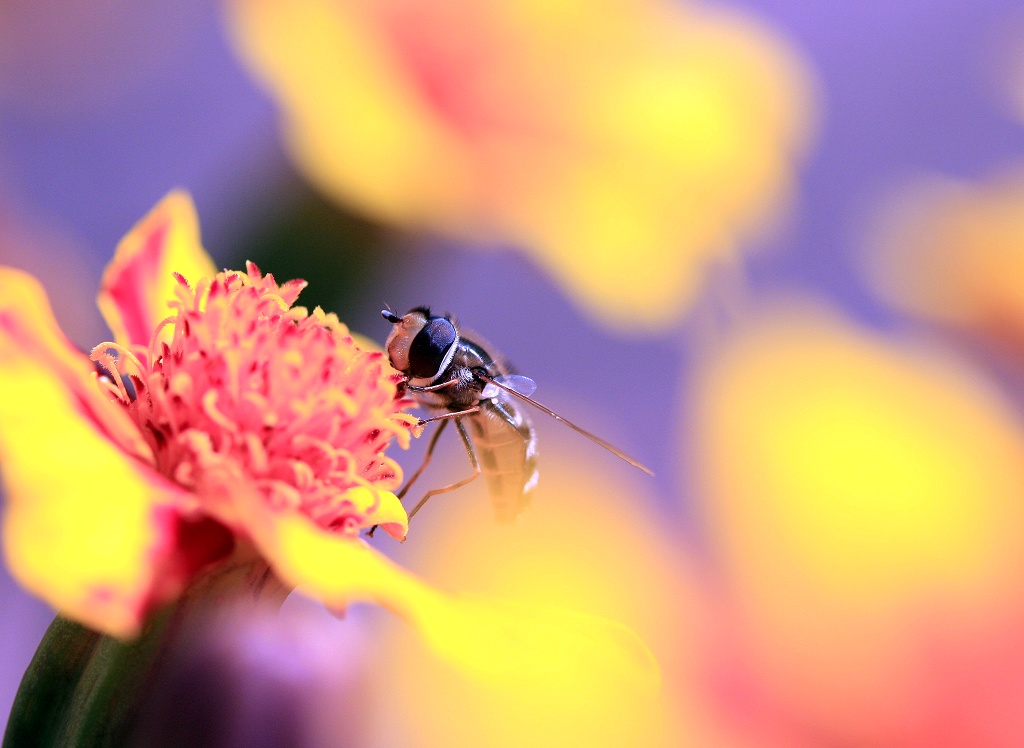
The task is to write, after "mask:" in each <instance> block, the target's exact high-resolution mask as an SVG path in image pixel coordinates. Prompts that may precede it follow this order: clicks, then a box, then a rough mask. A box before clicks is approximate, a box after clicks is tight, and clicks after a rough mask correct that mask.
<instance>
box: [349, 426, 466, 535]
mask: <svg viewBox="0 0 1024 748" xmlns="http://www.w3.org/2000/svg"><path fill="white" fill-rule="evenodd" d="M447 425H448V421H441V425H440V426H438V427H437V431H435V432H434V435H433V436H432V437H430V443H429V444H427V453H426V454H425V455H423V462H422V463H420V466H419V467H418V468H416V472H415V473H413V474H412V477H410V478H409V480H407V481H406V482H405V485H404V486H402V490H401V491H399V492H398V493H397V494H395V495H396V496H397V497H398V500H399V501H401V500H402V497H404V496H405V495H406V494H407V493H409V489H410V488H412V484H413V483H415V482H416V479H417V478H419V477H420V475H422V474H423V471H424V470H426V469H427V465H429V464H430V459H431V458H432V457H433V456H434V447H436V446H437V441H438V439H440V438H441V434H442V433H443V432H444V427H445V426H447ZM378 527H380V525H374V526H373V527H371V528H370V531H369V532H367V533H366V537H368V538H372V537H373V534H374V533H375V532H377V528H378Z"/></svg>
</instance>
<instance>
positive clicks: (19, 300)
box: [0, 267, 152, 461]
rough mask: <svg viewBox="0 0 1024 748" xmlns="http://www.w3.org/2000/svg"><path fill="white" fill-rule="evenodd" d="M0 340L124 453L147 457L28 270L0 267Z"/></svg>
mask: <svg viewBox="0 0 1024 748" xmlns="http://www.w3.org/2000/svg"><path fill="white" fill-rule="evenodd" d="M0 322H2V327H0V346H3V347H4V349H5V350H8V351H11V352H12V355H15V354H19V355H20V356H22V357H25V358H27V359H32V360H33V361H34V362H35V365H37V366H39V367H40V368H43V369H46V370H47V371H49V373H50V375H51V376H55V377H56V378H57V379H58V380H60V382H61V383H62V385H63V386H64V387H65V388H67V389H68V390H69V391H70V392H71V393H73V395H74V398H75V401H76V402H77V403H78V404H79V405H80V406H81V408H84V410H85V414H86V415H88V417H90V418H91V419H93V420H94V421H95V424H94V426H95V428H98V429H100V430H101V431H102V432H103V433H104V434H106V435H107V436H108V437H109V438H111V439H113V440H114V441H115V442H116V443H117V444H119V445H120V446H121V448H122V449H123V450H124V451H126V452H127V453H129V454H131V455H134V456H136V457H138V458H140V459H142V460H146V461H151V460H152V452H151V450H150V449H149V446H148V445H147V444H146V442H145V440H144V439H143V438H142V436H141V435H140V434H139V430H138V427H136V426H135V424H134V423H133V422H132V421H131V419H130V418H129V417H128V416H127V415H126V414H125V412H124V410H123V409H122V408H121V407H120V406H118V405H116V404H115V403H114V402H112V401H111V400H110V397H109V396H108V395H106V394H104V393H103V392H102V391H101V389H100V388H99V386H98V385H97V384H96V381H95V380H96V373H95V371H96V370H95V366H94V364H93V362H92V361H91V360H89V358H88V357H87V356H85V355H83V354H82V353H81V352H79V351H78V350H77V349H76V348H75V347H74V346H72V345H71V343H69V342H68V340H67V338H66V337H64V333H63V332H61V329H60V327H59V326H58V324H57V320H56V319H54V316H53V311H52V310H51V309H50V304H49V301H48V300H47V298H46V292H45V291H44V290H43V287H42V285H40V283H39V281H37V280H36V279H35V278H33V277H32V276H31V275H28V274H27V273H24V272H22V271H20V270H15V269H14V268H5V267H0Z"/></svg>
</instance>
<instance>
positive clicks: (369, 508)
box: [345, 486, 409, 540]
mask: <svg viewBox="0 0 1024 748" xmlns="http://www.w3.org/2000/svg"><path fill="white" fill-rule="evenodd" d="M345 499H346V500H347V501H351V502H352V503H353V504H354V505H355V508H356V511H357V512H358V513H360V514H365V515H366V519H365V520H364V522H365V524H364V525H363V526H364V527H371V526H373V525H380V527H381V529H382V530H384V532H386V533H387V534H388V535H390V536H391V537H393V538H394V539H395V540H405V536H406V535H407V534H408V532H409V514H408V513H407V512H406V511H405V507H404V506H402V502H401V501H399V499H398V497H397V496H395V495H394V494H393V493H391V491H375V490H372V489H369V488H366V487H364V486H359V487H357V488H353V489H351V490H349V491H347V492H346V493H345Z"/></svg>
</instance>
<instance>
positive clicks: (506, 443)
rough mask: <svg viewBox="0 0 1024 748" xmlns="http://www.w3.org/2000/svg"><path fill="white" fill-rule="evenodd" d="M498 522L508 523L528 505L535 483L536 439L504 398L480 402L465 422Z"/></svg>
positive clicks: (516, 411) (527, 424)
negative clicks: (474, 413) (478, 410)
mask: <svg viewBox="0 0 1024 748" xmlns="http://www.w3.org/2000/svg"><path fill="white" fill-rule="evenodd" d="M467 421H468V423H469V427H470V435H471V438H472V439H473V444H474V446H475V447H476V451H477V457H478V459H479V460H480V470H481V472H483V474H484V476H485V477H486V478H487V490H488V493H489V494H490V496H491V503H492V504H493V505H494V511H495V514H496V516H497V519H498V521H499V522H511V521H512V520H514V519H515V518H516V517H518V516H519V514H520V512H522V511H523V509H525V508H526V505H527V504H529V503H530V493H531V491H533V487H534V486H535V485H536V484H537V440H536V435H535V434H534V431H533V426H532V425H531V424H530V421H529V419H528V418H527V417H526V416H525V415H524V414H523V413H522V412H520V411H519V409H518V408H516V407H515V405H514V404H513V403H511V402H509V401H508V400H506V399H505V398H496V399H494V400H483V401H481V402H480V412H479V413H477V414H476V415H474V416H472V417H471V418H469V419H467Z"/></svg>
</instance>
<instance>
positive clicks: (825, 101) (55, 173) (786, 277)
mask: <svg viewBox="0 0 1024 748" xmlns="http://www.w3.org/2000/svg"><path fill="white" fill-rule="evenodd" d="M13 5H14V4H8V5H7V6H6V7H5V8H4V9H3V10H2V11H0V222H3V223H4V224H6V225H5V226H2V227H0V228H3V231H0V234H3V235H4V237H5V238H3V239H0V263H3V264H9V265H15V266H19V267H24V268H26V269H29V270H31V271H33V272H35V273H38V274H41V275H42V274H45V275H46V277H45V279H44V280H45V281H46V284H47V286H48V288H49V291H50V293H51V296H52V297H53V299H54V302H55V306H56V308H57V312H58V316H59V317H60V319H61V322H62V323H63V324H64V325H65V326H66V329H67V330H68V331H69V335H71V337H72V338H73V339H74V340H75V342H76V343H78V344H80V345H81V346H83V347H86V346H90V345H92V344H94V343H95V342H98V341H99V340H101V339H103V338H105V337H106V332H105V328H104V326H103V324H102V322H101V320H100V318H99V315H98V313H96V311H95V307H94V305H93V303H92V296H93V294H94V291H95V288H96V286H97V284H98V282H99V277H100V273H101V272H102V268H103V266H104V264H105V263H106V261H107V260H108V259H109V257H110V255H111V252H112V250H113V247H114V245H115V243H116V242H117V240H118V239H119V238H120V237H121V236H122V235H123V233H124V232H125V231H126V230H127V229H128V228H129V227H130V226H131V225H132V224H133V223H134V222H135V221H136V220H137V219H138V218H139V217H141V216H142V215H143V214H144V213H145V212H146V211H147V210H148V209H149V208H150V207H151V206H152V205H153V204H154V202H155V201H156V200H157V199H159V198H160V197H161V196H162V195H163V194H164V193H165V192H166V191H167V190H168V189H169V188H171V187H173V186H183V187H186V188H188V189H189V190H190V191H191V192H192V194H193V195H194V197H195V199H196V202H197V204H198V208H199V213H200V217H201V221H202V228H203V235H204V240H205V244H206V246H207V248H208V249H209V250H210V251H211V253H212V254H213V255H214V257H215V259H216V260H217V262H218V264H221V265H233V266H237V265H238V263H239V262H240V261H241V260H242V259H244V258H243V257H240V256H238V253H239V252H240V251H241V248H243V247H245V246H246V244H245V237H247V236H251V235H252V233H253V232H254V231H258V230H259V227H260V225H261V221H265V220H267V219H266V216H268V215H270V216H273V215H274V214H275V211H280V210H282V209H283V208H282V207H281V205H282V201H283V200H284V201H286V199H285V198H284V197H282V196H287V195H288V194H289V192H290V191H293V190H298V191H301V190H302V189H303V187H302V185H301V183H300V180H299V178H298V177H297V176H296V175H295V174H294V173H293V172H292V170H291V168H290V167H289V165H288V163H287V161H286V159H285V158H284V156H283V154H282V152H281V148H280V146H279V144H278V141H277V133H276V122H275V114H274V110H273V107H272V105H271V103H270V101H269V100H268V99H267V98H266V97H265V96H264V95H263V94H262V92H261V91H260V90H259V89H258V88H257V87H256V86H255V85H254V84H253V83H252V82H251V81H250V79H249V78H248V77H247V75H246V73H245V72H244V71H243V70H241V69H240V68H239V67H238V65H237V63H236V62H235V60H234V59H233V56H232V53H231V50H230V49H229V48H228V46H227V44H226V42H225V39H224V36H223V34H222V26H221V23H222V22H221V18H220V16H219V11H218V8H217V6H216V5H214V4H212V3H209V2H203V1H201V0H183V1H182V2H177V3H153V2H130V1H129V0H102V1H101V2H96V3H91V4H89V6H90V7H89V10H88V13H86V11H85V10H84V6H85V5H86V4H71V3H61V2H39V3H20V4H17V5H18V6H23V7H17V8H16V9H15V8H14V7H13ZM731 5H732V7H735V8H738V9H741V10H743V11H749V12H752V13H754V14H755V15H757V16H758V17H760V18H762V19H764V20H766V21H768V22H770V23H771V24H772V25H774V27H775V28H776V29H777V30H778V31H779V32H780V33H782V34H783V35H784V36H785V37H786V38H787V39H788V40H789V41H790V42H791V43H792V44H793V45H794V46H795V47H796V48H797V50H798V51H800V52H802V53H803V54H804V55H805V57H806V59H807V61H808V62H809V63H810V65H811V66H812V68H813V70H814V72H815V74H816V76H817V81H818V91H817V93H818V96H819V102H820V111H821V117H820V125H819V129H818V133H817V138H816V141H815V142H814V144H813V147H812V149H811V150H810V153H809V156H808V158H807V160H806V162H805V163H804V165H803V168H802V171H801V189H800V196H799V202H798V204H797V207H796V213H795V215H794V217H793V220H792V222H791V225H790V228H789V229H788V230H787V231H786V232H785V233H784V235H783V236H782V237H781V238H779V239H777V240H774V241H773V242H772V243H771V246H769V247H767V248H766V249H767V251H764V252H761V253H759V254H758V255H756V256H755V257H754V258H752V259H751V260H750V261H749V264H748V268H747V269H748V273H749V276H750V278H751V281H752V284H753V287H754V288H755V290H757V291H759V292H768V291H771V290H777V289H793V288H796V289H802V290H812V291H816V292H818V293H821V294H825V295H827V296H828V297H830V298H831V299H832V300H833V301H835V302H836V303H838V304H839V305H841V306H842V307H844V308H845V309H846V311H848V312H850V313H851V314H853V315H855V316H857V317H859V318H860V319H862V320H865V321H867V322H869V323H873V324H879V325H891V324H895V323H896V322H895V320H894V318H893V317H892V316H891V315H890V314H889V313H888V312H887V310H886V309H885V308H884V307H883V306H881V305H880V304H879V303H878V302H876V301H875V300H874V299H873V298H872V297H871V295H870V294H869V293H868V292H867V290H866V289H865V287H864V286H863V285H862V283H861V281H860V279H859V277H858V274H857V256H858V253H859V252H861V251H862V250H863V247H862V242H863V237H864V230H865V226H866V224H867V221H868V220H869V218H870V216H871V214H872V210H873V206H875V205H877V204H878V203H879V201H881V200H883V199H884V197H885V195H886V194H887V192H888V191H889V190H891V189H893V188H895V187H896V186H898V185H899V184H901V183H903V182H904V181H905V180H906V179H908V178H910V177H913V176H914V175H916V174H919V173H927V172H940V173H944V174H947V175H950V176H954V177H965V178H980V177H984V176H985V175H986V174H989V173H991V172H992V171H994V170H998V169H999V168H1000V167H1001V166H1005V165H1008V164H1010V163H1013V162H1014V161H1015V160H1017V161H1019V160H1020V159H1021V156H1022V155H1024V129H1022V128H1021V126H1020V123H1019V122H1015V121H1014V120H1013V119H1012V118H1011V117H1010V116H1009V106H1008V104H1007V101H1008V99H1009V96H1008V94H1007V92H1006V91H1005V89H1004V88H1002V86H1003V85H1004V83H1005V82H1004V81H1002V80H1001V70H1002V66H1003V61H1004V59H1005V56H1006V55H1007V54H1008V52H1009V48H1010V45H1011V44H1012V43H1017V44H1024V9H1022V8H1021V5H1020V2H1019V0H985V1H984V2H970V1H969V0H928V1H927V2H925V0H908V1H905V2H900V3H892V2H860V3H838V4H832V3H828V4H826V3H821V2H817V1H815V0H777V1H776V2H767V1H766V0H761V1H760V2H757V1H754V0H751V1H750V2H740V3H732V4H731ZM12 233H13V234H14V236H15V238H14V239H11V238H10V235H11V234H12ZM40 247H42V251H40ZM385 257H386V264H385V267H384V269H383V272H378V273H377V274H376V276H375V278H374V285H369V286H367V287H365V288H363V289H360V292H359V295H358V297H357V298H355V299H353V297H351V296H348V297H346V298H345V299H342V300H339V302H338V304H337V306H336V307H335V308H338V309H347V310H348V311H347V312H346V314H347V316H346V317H345V318H346V319H347V320H348V321H349V322H350V323H351V325H352V326H353V327H354V328H355V329H357V330H361V331H363V332H365V333H367V334H369V335H372V336H375V337H377V338H378V339H382V338H383V336H384V335H385V334H386V325H385V324H384V323H383V322H382V321H381V320H380V319H379V317H378V316H377V311H378V310H379V308H380V306H381V304H382V302H388V303H390V304H391V305H392V306H394V307H396V308H405V307H407V306H412V305H414V304H419V303H429V304H431V305H432V306H434V307H435V308H438V309H444V310H450V311H454V312H457V313H458V314H459V316H460V318H461V319H462V320H463V321H465V322H468V323H469V325H470V326H471V327H474V328H476V329H479V330H486V333H487V337H488V339H489V340H491V341H500V342H501V344H502V350H503V351H504V353H505V354H506V355H507V356H508V357H509V358H511V359H512V360H514V361H515V362H516V363H517V365H518V366H519V367H520V369H522V370H523V371H524V372H527V373H529V374H530V376H532V377H533V378H535V379H536V380H537V381H538V382H539V383H540V387H541V389H540V391H539V392H538V395H539V394H540V393H543V394H544V398H543V399H544V401H546V402H547V403H548V404H550V405H551V406H553V407H554V408H555V409H556V410H561V411H564V412H565V413H566V414H567V415H571V417H574V418H575V419H576V420H580V421H582V422H583V423H585V424H587V425H588V426H590V427H592V428H593V429H594V430H595V431H598V432H599V433H601V434H602V435H605V436H607V437H608V438H610V439H611V440H612V441H615V442H616V443H618V444H620V445H621V446H622V447H623V448H625V449H626V450H627V451H629V452H631V453H633V454H635V455H637V456H638V457H640V458H641V459H642V460H644V461H645V462H647V463H648V464H650V465H651V467H652V468H653V469H654V470H655V472H656V473H657V474H658V476H659V477H658V479H657V480H658V483H659V488H660V489H661V493H662V494H663V495H664V496H665V497H666V506H665V511H666V512H673V511H674V512H677V513H678V512H679V511H680V510H679V507H680V506H682V507H684V510H683V511H682V515H681V516H682V517H683V519H684V520H685V519H687V514H686V512H685V506H686V502H685V496H680V494H684V493H685V491H684V489H683V488H682V487H681V486H682V485H683V483H684V476H681V475H680V474H679V471H678V469H677V467H676V466H677V464H678V462H679V448H678V443H679V426H680V421H679V418H680V407H679V401H680V399H681V397H680V396H681V393H682V391H683V388H684V387H685V383H686V374H687V371H688V362H689V361H690V360H691V358H692V340H693V337H692V336H691V335H690V333H692V332H693V329H694V326H695V324H696V322H694V321H691V322H688V323H685V324H683V325H680V327H679V328H678V329H677V330H676V331H674V332H673V333H670V334H668V335H665V336H663V337H660V338H657V339H635V340H628V339H623V338H618V337H614V336H611V335H609V334H607V333H605V332H604V331H602V330H600V329H597V328H595V327H594V326H593V325H592V324H591V323H590V322H589V321H588V320H586V319H584V318H583V317H581V316H580V314H579V313H578V312H577V311H576V310H575V308H573V307H572V306H570V304H569V303H568V302H567V300H566V299H565V297H564V295H563V294H562V293H561V292H560V290H559V289H558V288H556V287H555V286H554V285H553V284H552V283H551V282H550V281H549V280H548V279H547V278H546V277H545V276H544V275H542V274H541V273H540V272H539V271H538V270H537V269H536V268H534V267H533V266H532V265H531V264H530V263H529V261H528V260H526V259H525V258H524V257H523V256H521V255H519V254H515V253H513V252H491V253H483V252H476V251H472V250H467V249H466V248H460V247H457V246H446V245H440V244H437V243H434V244H432V245H431V246H430V247H427V248H420V249H418V250H416V251H410V250H409V249H408V248H401V247H399V248H396V249H392V250H389V251H388V253H387V254H386V256H385ZM268 269H271V270H272V268H268ZM308 280H311V281H313V282H314V283H316V278H314V277H310V278H308ZM702 307H703V308H702V309H699V310H698V311H697V313H696V315H695V318H696V317H700V315H701V314H706V313H713V312H709V311H708V310H713V309H714V298H713V294H712V293H709V294H708V295H707V298H706V299H705V300H704V302H703V303H702ZM684 417H685V416H684ZM540 427H541V438H542V439H544V438H545V434H551V433H552V432H551V429H552V428H554V429H557V428H558V427H557V426H552V425H551V424H540ZM550 438H559V439H560V438H561V437H560V436H559V437H555V436H554V435H553V434H552V436H551V437H550ZM408 459H409V460H410V464H411V463H412V462H413V461H414V460H415V457H414V456H410V457H409V458H408ZM623 469H624V470H628V468H626V467H623ZM690 529H691V530H693V531H694V532H693V533H692V534H693V535H696V534H697V533H696V531H695V529H694V528H693V527H692V526H691V527H690ZM0 601H2V602H0V631H3V635H2V636H0V715H4V716H3V717H2V718H0V719H4V720H5V719H6V714H7V712H8V710H9V706H10V702H11V700H12V699H13V696H14V693H15V690H16V688H17V684H18V681H19V679H20V677H21V673H22V671H23V670H24V667H25V666H26V664H27V663H28V660H29V658H30V657H31V654H32V652H33V650H34V648H35V645H36V643H37V642H38V640H39V637H40V636H41V634H42V632H43V630H44V628H45V626H46V625H47V623H48V621H49V619H50V617H51V615H52V614H51V612H50V611H49V610H48V609H47V607H46V606H45V605H43V604H42V603H40V602H39V601H37V600H35V599H34V598H32V597H30V596H29V595H27V594H26V593H24V592H23V591H21V590H20V589H19V588H18V586H17V585H16V584H15V583H14V582H13V581H11V580H10V578H9V577H7V576H6V574H5V573H4V572H2V571H0Z"/></svg>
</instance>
